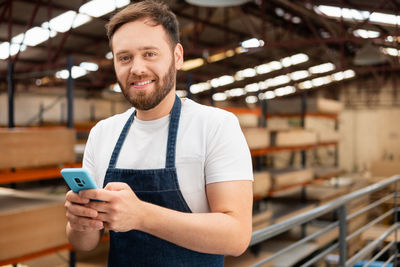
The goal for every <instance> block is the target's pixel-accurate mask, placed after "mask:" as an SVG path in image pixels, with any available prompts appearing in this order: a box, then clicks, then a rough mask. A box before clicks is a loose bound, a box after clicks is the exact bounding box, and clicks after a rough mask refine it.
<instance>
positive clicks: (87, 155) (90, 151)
mask: <svg viewBox="0 0 400 267" xmlns="http://www.w3.org/2000/svg"><path fill="white" fill-rule="evenodd" d="M98 128H99V126H98V125H96V126H94V127H93V128H92V129H91V130H90V133H89V137H88V140H87V142H86V146H85V151H84V153H83V160H82V167H83V168H84V169H86V170H87V171H88V172H89V173H90V175H91V176H92V178H93V179H94V180H95V181H96V183H97V186H98V187H99V188H102V187H103V185H102V184H100V182H99V179H98V177H99V176H98V174H97V172H96V168H95V166H96V164H95V157H94V155H95V151H94V150H95V145H94V140H95V139H96V135H97V134H98Z"/></svg>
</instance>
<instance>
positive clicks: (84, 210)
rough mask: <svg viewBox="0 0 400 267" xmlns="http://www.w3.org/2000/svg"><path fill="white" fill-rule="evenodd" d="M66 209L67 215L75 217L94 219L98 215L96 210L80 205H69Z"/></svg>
mask: <svg viewBox="0 0 400 267" xmlns="http://www.w3.org/2000/svg"><path fill="white" fill-rule="evenodd" d="M66 208H67V211H68V212H69V213H71V214H73V215H75V216H80V217H88V218H95V217H97V215H98V214H97V210H95V209H92V208H90V207H86V206H82V205H75V204H72V203H70V204H67V205H66Z"/></svg>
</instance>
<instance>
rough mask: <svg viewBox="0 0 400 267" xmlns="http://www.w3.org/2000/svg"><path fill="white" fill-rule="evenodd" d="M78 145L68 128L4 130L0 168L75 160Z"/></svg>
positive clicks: (0, 152)
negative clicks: (75, 148)
mask: <svg viewBox="0 0 400 267" xmlns="http://www.w3.org/2000/svg"><path fill="white" fill-rule="evenodd" d="M74 144H75V131H74V130H70V129H67V128H46V129H40V128H34V129H20V128H17V129H12V130H8V129H0V147H1V149H0V169H4V168H27V167H40V166H48V165H58V164H63V163H73V162H75V153H74Z"/></svg>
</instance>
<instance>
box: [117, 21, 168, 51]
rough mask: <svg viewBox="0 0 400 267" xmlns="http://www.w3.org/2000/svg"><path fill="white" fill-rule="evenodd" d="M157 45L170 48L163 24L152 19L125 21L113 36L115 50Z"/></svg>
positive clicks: (161, 47)
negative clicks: (158, 23) (157, 23)
mask: <svg viewBox="0 0 400 267" xmlns="http://www.w3.org/2000/svg"><path fill="white" fill-rule="evenodd" d="M148 46H155V47H157V48H159V49H160V50H162V49H170V45H169V40H168V36H167V33H166V31H165V30H164V28H163V27H162V26H161V25H155V23H154V22H153V21H151V20H150V19H140V20H135V21H131V22H128V23H125V24H124V25H122V26H121V27H120V28H118V29H117V30H116V31H115V33H114V35H113V37H112V47H113V52H114V53H115V52H118V50H130V49H139V48H141V47H148Z"/></svg>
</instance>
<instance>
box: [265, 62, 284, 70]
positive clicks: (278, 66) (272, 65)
mask: <svg viewBox="0 0 400 267" xmlns="http://www.w3.org/2000/svg"><path fill="white" fill-rule="evenodd" d="M268 65H269V67H270V68H271V70H280V69H282V64H281V63H280V62H279V61H271V62H270V63H268Z"/></svg>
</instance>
